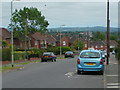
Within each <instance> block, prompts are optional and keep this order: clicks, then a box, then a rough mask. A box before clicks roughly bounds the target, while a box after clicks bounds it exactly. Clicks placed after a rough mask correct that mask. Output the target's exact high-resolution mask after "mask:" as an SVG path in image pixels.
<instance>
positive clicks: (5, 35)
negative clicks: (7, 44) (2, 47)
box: [0, 28, 11, 40]
mask: <svg viewBox="0 0 120 90" xmlns="http://www.w3.org/2000/svg"><path fill="white" fill-rule="evenodd" d="M0 36H1V37H2V39H3V40H5V39H6V38H10V37H11V34H10V32H9V31H8V30H7V29H5V28H0Z"/></svg>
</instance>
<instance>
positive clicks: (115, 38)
mask: <svg viewBox="0 0 120 90" xmlns="http://www.w3.org/2000/svg"><path fill="white" fill-rule="evenodd" d="M117 39H118V36H117V35H110V40H115V41H117Z"/></svg>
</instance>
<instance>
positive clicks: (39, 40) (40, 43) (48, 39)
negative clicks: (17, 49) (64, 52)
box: [31, 32, 56, 49]
mask: <svg viewBox="0 0 120 90" xmlns="http://www.w3.org/2000/svg"><path fill="white" fill-rule="evenodd" d="M49 45H51V46H56V39H55V38H54V37H53V36H52V35H47V34H40V33H39V32H36V33H34V34H33V35H31V48H38V49H40V48H47V47H48V46H49Z"/></svg>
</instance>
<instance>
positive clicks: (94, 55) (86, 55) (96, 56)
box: [80, 52, 100, 58]
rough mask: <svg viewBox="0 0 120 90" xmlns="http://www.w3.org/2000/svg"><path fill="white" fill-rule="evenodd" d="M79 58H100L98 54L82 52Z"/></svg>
mask: <svg viewBox="0 0 120 90" xmlns="http://www.w3.org/2000/svg"><path fill="white" fill-rule="evenodd" d="M80 58H100V54H99V53H98V52H82V53H81V55H80Z"/></svg>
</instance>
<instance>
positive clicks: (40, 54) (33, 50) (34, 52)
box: [31, 48, 46, 57]
mask: <svg viewBox="0 0 120 90" xmlns="http://www.w3.org/2000/svg"><path fill="white" fill-rule="evenodd" d="M43 52H46V50H45V49H37V48H34V49H31V54H38V55H39V57H40V56H42V54H43Z"/></svg>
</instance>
